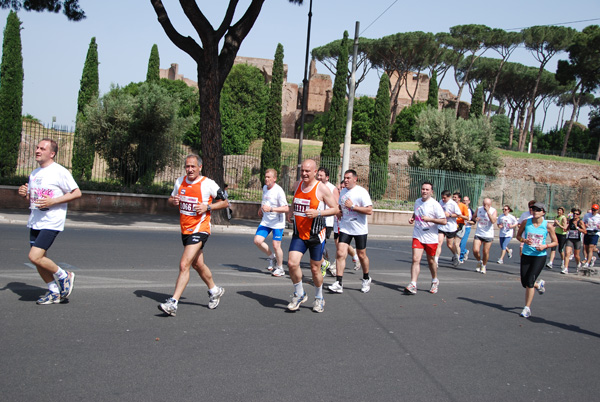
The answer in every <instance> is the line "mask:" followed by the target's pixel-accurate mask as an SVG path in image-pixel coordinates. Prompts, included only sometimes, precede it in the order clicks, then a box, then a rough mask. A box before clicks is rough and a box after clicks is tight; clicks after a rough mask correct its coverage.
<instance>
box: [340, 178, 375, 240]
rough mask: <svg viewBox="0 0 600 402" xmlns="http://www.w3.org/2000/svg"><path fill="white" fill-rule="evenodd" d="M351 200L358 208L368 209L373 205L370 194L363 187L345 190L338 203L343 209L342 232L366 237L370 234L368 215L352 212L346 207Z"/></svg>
mask: <svg viewBox="0 0 600 402" xmlns="http://www.w3.org/2000/svg"><path fill="white" fill-rule="evenodd" d="M348 199H350V200H351V201H352V203H353V204H354V205H355V206H357V207H368V206H370V205H373V202H372V201H371V196H370V195H369V192H368V191H367V190H366V189H365V188H364V187H361V186H358V185H356V186H354V187H353V188H352V189H351V190H348V189H347V188H343V189H342V192H341V193H340V199H339V201H338V203H339V205H340V208H341V209H342V219H341V220H340V221H339V222H338V226H339V228H340V232H343V233H347V234H349V235H352V236H359V235H365V234H368V233H369V227H368V224H367V215H366V214H361V213H360V212H357V211H352V210H350V208H347V207H346V206H344V204H345V203H346V200H348Z"/></svg>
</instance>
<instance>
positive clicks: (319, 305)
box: [313, 299, 325, 313]
mask: <svg viewBox="0 0 600 402" xmlns="http://www.w3.org/2000/svg"><path fill="white" fill-rule="evenodd" d="M313 311H314V312H315V313H322V312H323V311H325V299H315V301H314V302H313Z"/></svg>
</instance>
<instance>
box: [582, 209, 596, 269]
mask: <svg viewBox="0 0 600 402" xmlns="http://www.w3.org/2000/svg"><path fill="white" fill-rule="evenodd" d="M599 207H600V206H599V205H598V204H593V205H592V208H591V209H592V212H588V213H587V214H585V215H584V216H583V219H582V220H583V223H584V224H585V230H586V233H585V234H584V235H583V247H584V251H585V256H586V257H587V260H586V261H585V262H584V264H583V268H589V267H593V266H594V262H595V261H596V257H595V256H594V250H595V249H596V245H597V244H598V232H599V231H600V213H598V208H599Z"/></svg>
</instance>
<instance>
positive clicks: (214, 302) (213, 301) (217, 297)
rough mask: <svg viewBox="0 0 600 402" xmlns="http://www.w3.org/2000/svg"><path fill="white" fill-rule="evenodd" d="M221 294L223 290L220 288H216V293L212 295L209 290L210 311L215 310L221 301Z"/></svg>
mask: <svg viewBox="0 0 600 402" xmlns="http://www.w3.org/2000/svg"><path fill="white" fill-rule="evenodd" d="M223 293H225V288H222V287H220V286H219V287H217V292H216V293H214V294H212V293H210V290H209V291H208V308H209V309H211V310H214V309H216V308H217V306H218V305H219V302H220V301H221V296H223Z"/></svg>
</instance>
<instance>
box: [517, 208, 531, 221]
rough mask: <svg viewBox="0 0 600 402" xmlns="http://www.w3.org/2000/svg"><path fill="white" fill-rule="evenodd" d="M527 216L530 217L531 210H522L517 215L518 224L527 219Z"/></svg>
mask: <svg viewBox="0 0 600 402" xmlns="http://www.w3.org/2000/svg"><path fill="white" fill-rule="evenodd" d="M529 218H531V212H529V210H527V211H525V212H523V213H522V214H521V216H519V221H518V222H519V225H520V224H521V223H523V221H526V220H527V219H529Z"/></svg>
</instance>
